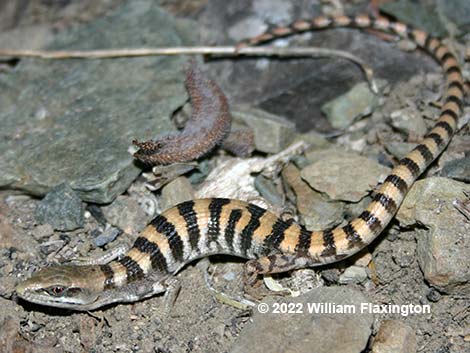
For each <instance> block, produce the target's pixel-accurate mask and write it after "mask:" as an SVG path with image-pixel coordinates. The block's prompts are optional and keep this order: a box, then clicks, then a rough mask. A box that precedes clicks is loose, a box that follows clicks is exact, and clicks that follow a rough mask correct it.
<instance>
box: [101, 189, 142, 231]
mask: <svg viewBox="0 0 470 353" xmlns="http://www.w3.org/2000/svg"><path fill="white" fill-rule="evenodd" d="M102 211H103V214H104V216H105V217H106V220H107V221H108V222H109V223H110V224H112V225H114V226H117V227H119V228H120V229H122V230H123V231H124V232H126V233H127V234H137V233H139V232H140V231H141V230H142V229H144V228H145V226H146V225H147V223H148V221H149V220H150V217H149V216H148V215H146V213H145V211H144V209H143V208H142V207H140V205H139V203H138V202H137V201H136V200H135V199H134V198H132V197H129V196H123V195H119V196H118V197H117V198H116V199H115V200H114V201H113V203H111V204H110V205H108V206H105V207H102Z"/></svg>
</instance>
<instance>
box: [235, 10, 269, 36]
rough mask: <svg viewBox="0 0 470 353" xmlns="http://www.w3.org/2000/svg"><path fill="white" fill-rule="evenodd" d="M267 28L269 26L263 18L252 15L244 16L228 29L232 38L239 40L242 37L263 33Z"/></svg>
mask: <svg viewBox="0 0 470 353" xmlns="http://www.w3.org/2000/svg"><path fill="white" fill-rule="evenodd" d="M267 29H268V26H267V25H266V23H264V22H263V21H262V20H261V19H259V18H256V17H254V16H252V17H247V18H244V19H242V20H240V21H239V22H237V23H236V24H234V25H233V26H231V27H230V29H229V30H228V35H229V37H230V38H231V39H233V40H235V41H237V42H238V41H240V40H242V39H245V38H251V37H253V36H256V35H258V34H260V33H263V32H264V31H265V30H267Z"/></svg>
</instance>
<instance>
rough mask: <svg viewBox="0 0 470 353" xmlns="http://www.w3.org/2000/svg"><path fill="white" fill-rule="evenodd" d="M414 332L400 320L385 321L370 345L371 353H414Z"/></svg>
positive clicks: (415, 348)
mask: <svg viewBox="0 0 470 353" xmlns="http://www.w3.org/2000/svg"><path fill="white" fill-rule="evenodd" d="M417 349H418V344H417V342H416V335H415V332H414V330H413V329H412V328H411V327H410V326H408V325H406V324H405V323H403V321H400V320H385V321H384V322H382V324H381V325H380V328H379V332H377V335H376V336H375V338H374V343H373V344H372V353H416V351H417Z"/></svg>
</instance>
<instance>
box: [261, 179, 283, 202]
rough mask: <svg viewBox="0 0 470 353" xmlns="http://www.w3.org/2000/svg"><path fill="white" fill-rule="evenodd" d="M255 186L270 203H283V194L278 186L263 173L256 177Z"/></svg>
mask: <svg viewBox="0 0 470 353" xmlns="http://www.w3.org/2000/svg"><path fill="white" fill-rule="evenodd" d="M254 185H255V188H256V190H257V191H258V192H259V193H260V195H261V196H262V197H263V198H265V199H266V200H267V201H268V202H269V203H270V204H274V205H278V206H281V205H282V204H283V201H284V200H283V195H281V193H280V192H279V190H278V189H277V188H276V185H275V184H274V182H273V181H272V180H271V179H268V178H266V177H265V176H263V175H262V174H258V175H257V176H256V178H255V183H254Z"/></svg>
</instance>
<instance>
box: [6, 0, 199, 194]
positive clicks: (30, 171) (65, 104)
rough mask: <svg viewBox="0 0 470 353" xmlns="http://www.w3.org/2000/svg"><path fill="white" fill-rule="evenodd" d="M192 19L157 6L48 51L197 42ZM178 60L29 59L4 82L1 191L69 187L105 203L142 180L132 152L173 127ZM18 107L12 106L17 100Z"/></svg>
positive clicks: (96, 25) (94, 26)
mask: <svg viewBox="0 0 470 353" xmlns="http://www.w3.org/2000/svg"><path fill="white" fill-rule="evenodd" d="M191 29H192V28H191V26H189V25H188V21H176V20H175V19H174V18H173V17H172V16H171V15H169V14H168V13H166V12H164V11H163V10H161V9H160V7H158V6H157V5H155V4H154V2H153V1H150V0H148V1H147V0H145V1H135V2H134V1H132V2H128V3H127V4H126V5H124V6H122V7H120V8H118V9H117V10H116V11H114V12H113V13H111V14H110V15H109V16H107V17H104V18H100V19H98V20H96V21H95V22H92V23H88V24H84V25H82V26H79V27H78V28H76V29H73V30H70V31H69V32H62V33H60V34H59V35H58V36H57V37H56V38H55V39H54V40H53V42H52V43H51V44H50V45H49V46H48V48H49V49H57V50H61V49H75V50H77V49H115V48H126V47H142V46H150V47H161V46H181V45H188V44H190V43H191V38H194V35H195V34H194V32H195V31H194V30H191ZM184 63H185V59H184V58H182V57H171V58H169V57H142V58H120V59H106V60H56V61H43V60H31V59H23V60H21V61H20V62H19V64H18V65H17V66H16V67H15V70H14V74H13V73H11V74H9V75H3V76H1V77H0V87H4V88H5V87H6V88H7V89H6V90H4V89H2V95H5V96H7V97H13V98H11V99H8V98H2V102H10V104H7V105H6V106H2V107H1V108H0V121H1V123H2V129H1V132H0V151H1V153H0V187H9V188H14V189H21V190H24V191H26V192H29V193H31V194H34V195H44V194H46V193H47V192H48V191H49V190H50V189H51V188H52V187H53V186H55V185H58V184H60V183H62V182H67V183H68V184H69V185H70V186H71V187H72V189H74V190H75V191H76V192H77V193H78V195H79V196H80V197H81V198H82V200H85V201H90V202H95V203H109V202H110V201H112V200H113V199H114V198H115V197H116V196H117V195H119V194H121V193H122V192H123V191H124V190H126V189H127V187H128V186H129V184H130V183H131V182H132V180H134V178H135V177H136V176H137V175H138V174H139V172H140V168H139V167H138V166H137V165H136V164H135V163H134V161H133V158H132V156H131V154H130V153H129V152H128V148H129V146H130V145H131V141H132V139H134V138H138V139H141V140H144V139H148V138H152V137H155V136H156V135H160V134H165V133H167V132H168V131H170V130H173V126H172V124H171V122H170V119H169V117H170V116H171V114H172V113H173V112H174V111H175V110H176V109H177V108H178V107H179V106H181V105H182V104H183V103H184V101H185V100H186V99H187V95H186V92H185V88H184V85H183V81H184V75H183V71H182V69H183V66H184ZM11 102H13V103H11Z"/></svg>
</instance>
